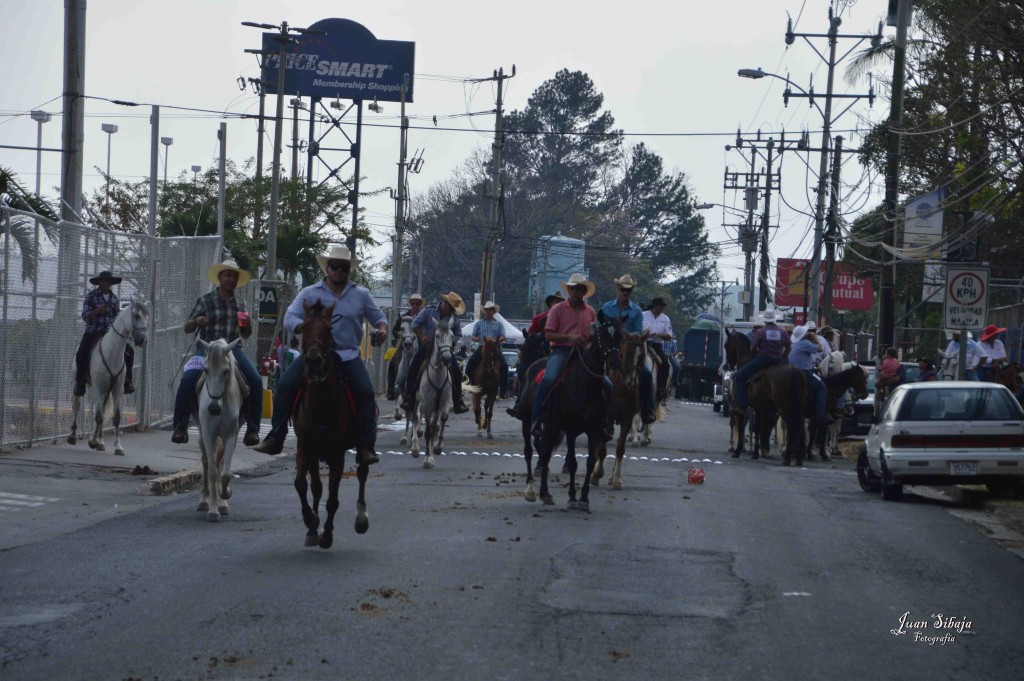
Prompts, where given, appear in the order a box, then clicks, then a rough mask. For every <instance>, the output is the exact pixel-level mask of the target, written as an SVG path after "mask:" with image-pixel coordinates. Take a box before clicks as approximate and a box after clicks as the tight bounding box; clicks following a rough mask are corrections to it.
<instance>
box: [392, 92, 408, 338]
mask: <svg viewBox="0 0 1024 681" xmlns="http://www.w3.org/2000/svg"><path fill="white" fill-rule="evenodd" d="M408 87H409V74H408V73H407V74H405V78H404V79H403V81H402V87H401V89H400V90H399V101H400V102H401V111H400V113H399V115H400V116H401V128H400V132H399V141H398V190H397V191H396V192H395V196H394V199H395V245H394V251H393V252H392V257H391V319H390V325H391V327H392V328H394V325H395V323H396V322H397V321H398V307H399V305H400V304H401V291H400V289H401V288H402V247H403V246H402V242H403V239H404V237H405V201H406V196H405V184H406V179H405V154H406V151H407V148H408V144H409V119H408V118H407V117H406V115H405V93H406V90H407V88H408Z"/></svg>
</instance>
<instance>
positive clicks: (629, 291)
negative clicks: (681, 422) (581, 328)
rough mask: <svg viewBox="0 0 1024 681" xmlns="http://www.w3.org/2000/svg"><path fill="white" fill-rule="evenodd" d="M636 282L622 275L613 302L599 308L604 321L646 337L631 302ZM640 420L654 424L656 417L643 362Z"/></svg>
mask: <svg viewBox="0 0 1024 681" xmlns="http://www.w3.org/2000/svg"><path fill="white" fill-rule="evenodd" d="M635 286H636V282H634V281H633V277H631V276H629V275H628V274H623V275H622V276H621V277H619V278H618V279H616V280H615V288H616V290H617V291H618V293H617V294H616V295H615V299H614V300H609V301H608V302H607V303H605V304H604V306H602V307H601V314H603V315H604V317H605V319H612V318H614V319H618V320H619V321H620V322H622V328H623V330H624V331H626V332H627V333H636V334H642V335H646V333H645V330H644V311H643V310H641V309H640V306H639V305H637V304H636V303H634V302H633V298H632V296H633V289H634V287H635ZM640 367H641V368H640V420H642V421H643V422H644V423H645V424H647V423H654V422H655V421H657V420H658V417H657V415H656V413H655V411H654V388H653V385H652V383H653V381H654V377H653V376H651V369H650V368H649V367H648V366H647V363H646V362H644V363H642V364H641V365H640Z"/></svg>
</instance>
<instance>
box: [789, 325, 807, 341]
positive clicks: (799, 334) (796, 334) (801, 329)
mask: <svg viewBox="0 0 1024 681" xmlns="http://www.w3.org/2000/svg"><path fill="white" fill-rule="evenodd" d="M808 331H810V329H808V328H807V325H803V326H797V327H795V328H794V329H793V335H791V336H790V337H789V340H790V342H792V343H799V342H800V341H801V340H803V337H804V336H806V335H807V332H808Z"/></svg>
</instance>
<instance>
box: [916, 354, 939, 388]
mask: <svg viewBox="0 0 1024 681" xmlns="http://www.w3.org/2000/svg"><path fill="white" fill-rule="evenodd" d="M917 368H918V374H917V382H918V383H927V382H929V381H937V380H939V375H938V374H937V373H935V362H933V361H931V360H930V359H928V358H927V357H922V358H921V359H919V360H917Z"/></svg>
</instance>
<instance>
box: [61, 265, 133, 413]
mask: <svg viewBox="0 0 1024 681" xmlns="http://www.w3.org/2000/svg"><path fill="white" fill-rule="evenodd" d="M121 281H122V279H121V277H115V276H114V275H113V274H112V273H111V272H110V270H103V271H102V272H100V273H99V274H97V275H96V276H95V277H93V278H91V279H90V280H89V283H90V284H92V285H93V286H95V287H96V288H94V289H93V290H91V291H89V292H88V293H86V294H85V300H84V301H82V321H84V322H85V332H84V333H83V334H82V340H80V341H79V342H78V351H77V352H76V353H75V395H77V396H79V397H82V396H83V395H85V384H86V383H87V382H88V380H89V357H90V356H91V355H92V349H93V346H95V344H96V343H98V342H99V340H100V339H101V338H103V334H105V333H106V332H107V331H109V330H110V325H111V324H113V323H114V318H115V317H117V315H118V313H119V312H120V311H121V300H120V299H119V298H118V297H117V294H116V293H114V291H113V287H114V286H116V285H117V284H120V283H121ZM134 365H135V349H134V348H132V344H131V343H128V344H126V345H125V347H124V367H125V368H124V394H125V395H130V394H132V393H133V392H135V383H134V382H133V381H132V367H133V366H134Z"/></svg>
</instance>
